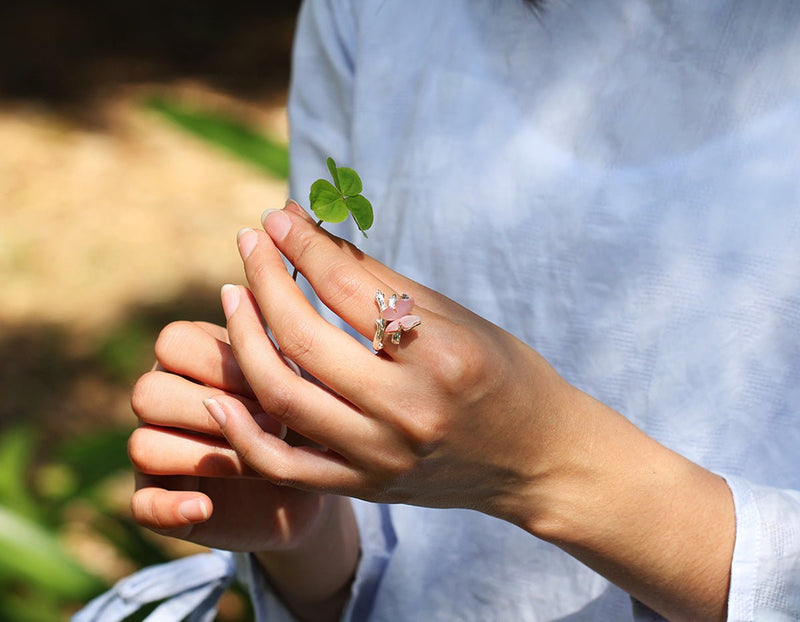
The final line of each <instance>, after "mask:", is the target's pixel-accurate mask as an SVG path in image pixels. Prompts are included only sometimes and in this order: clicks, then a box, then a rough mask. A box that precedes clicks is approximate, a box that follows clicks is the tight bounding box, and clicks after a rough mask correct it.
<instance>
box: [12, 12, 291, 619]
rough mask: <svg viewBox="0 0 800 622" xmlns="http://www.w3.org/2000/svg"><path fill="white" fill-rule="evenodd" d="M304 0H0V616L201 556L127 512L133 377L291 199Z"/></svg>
mask: <svg viewBox="0 0 800 622" xmlns="http://www.w3.org/2000/svg"><path fill="white" fill-rule="evenodd" d="M298 4H299V2H298V1H297V0H270V1H269V2H264V1H258V2H256V1H246V0H227V1H226V2H217V1H213V0H192V1H188V0H171V1H170V2H156V1H155V0H136V1H135V2H134V1H133V0H115V1H114V2H101V1H99V0H72V1H67V0H5V1H4V2H2V3H0V282H1V283H2V292H3V294H2V297H0V398H1V399H0V620H3V621H5V620H8V621H14V622H17V621H19V622H27V621H32V622H39V621H48V622H52V621H53V620H62V619H67V618H68V617H69V615H70V614H71V613H73V612H74V611H75V610H77V609H78V608H79V607H80V606H81V605H82V604H83V603H84V602H86V601H87V600H88V599H89V598H91V597H92V596H94V595H96V594H98V593H100V592H101V591H103V590H104V589H106V588H107V587H108V586H110V585H112V584H113V583H114V582H115V581H116V580H117V579H119V578H120V577H122V576H125V575H127V574H129V573H130V572H133V571H134V570H136V569H137V568H140V567H142V566H144V565H148V564H152V563H158V562H161V561H165V560H168V559H171V558H174V557H176V556H182V555H185V554H188V553H193V552H196V551H198V550H201V549H199V548H196V547H192V546H190V545H186V544H180V543H178V542H177V541H173V540H170V539H167V538H160V537H158V536H155V535H154V534H151V533H147V532H144V531H143V530H141V529H139V528H138V527H136V526H135V525H134V524H133V523H132V521H131V520H130V517H129V509H128V502H129V497H130V493H131V492H132V489H133V477H132V474H131V471H130V467H129V464H128V460H127V456H126V453H125V443H126V439H127V436H128V434H129V432H130V430H131V429H132V427H133V425H134V418H133V415H132V414H131V411H130V406H129V403H128V398H129V391H130V388H131V385H132V383H133V382H134V381H135V379H136V378H137V377H138V375H140V374H141V373H142V372H144V371H145V370H147V369H148V368H149V367H150V365H151V361H152V346H153V342H154V340H155V337H156V336H157V334H158V331H159V329H160V328H161V327H162V326H163V325H164V324H166V323H168V322H170V321H172V320H175V319H195V320H199V319H203V320H210V321H218V322H219V321H222V316H221V312H220V307H219V287H220V285H221V284H222V283H225V282H230V281H233V282H241V281H242V271H241V265H240V262H239V258H238V254H237V252H236V245H235V234H236V232H237V231H238V230H239V229H240V228H241V227H243V226H255V225H257V224H258V219H259V216H260V214H261V212H262V211H263V210H264V209H265V208H266V207H268V206H282V205H283V202H284V201H285V198H286V192H287V190H286V175H287V169H288V163H287V155H286V147H285V145H286V136H287V122H286V117H285V100H286V89H287V83H288V72H289V61H290V47H291V40H292V35H293V30H294V23H295V17H296V14H297V10H298ZM141 617H143V616H138V617H132V618H131V620H134V619H141ZM220 619H222V620H247V619H251V614H250V610H249V605H248V604H247V601H246V599H245V598H244V597H243V596H242V594H241V593H237V592H235V591H234V592H231V593H229V594H227V595H226V596H225V597H224V599H223V601H222V606H221V612H220Z"/></svg>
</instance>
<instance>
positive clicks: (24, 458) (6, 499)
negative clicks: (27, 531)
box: [0, 426, 41, 518]
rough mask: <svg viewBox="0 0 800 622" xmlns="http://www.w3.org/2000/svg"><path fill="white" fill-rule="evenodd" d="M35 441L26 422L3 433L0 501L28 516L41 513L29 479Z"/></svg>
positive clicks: (34, 516)
mask: <svg viewBox="0 0 800 622" xmlns="http://www.w3.org/2000/svg"><path fill="white" fill-rule="evenodd" d="M34 441H35V439H34V434H33V430H32V429H31V428H30V427H24V426H20V427H16V428H12V429H10V430H7V431H6V432H4V433H3V435H2V436H0V505H4V506H6V507H8V508H11V509H13V510H14V511H15V512H17V513H18V514H21V515H23V516H27V517H29V518H39V517H41V512H40V511H39V508H38V507H37V505H36V501H35V500H34V498H33V497H32V496H31V494H30V482H28V481H27V473H28V470H29V468H30V463H31V459H32V457H33V449H34Z"/></svg>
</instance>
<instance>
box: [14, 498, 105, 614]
mask: <svg viewBox="0 0 800 622" xmlns="http://www.w3.org/2000/svg"><path fill="white" fill-rule="evenodd" d="M0 569H1V570H2V571H3V572H4V573H5V572H8V571H10V574H11V575H12V576H16V577H18V578H19V579H20V580H22V581H23V582H25V581H27V582H30V583H32V584H35V585H37V586H39V587H41V588H43V589H45V590H46V591H47V592H48V593H51V594H57V595H59V596H62V597H67V598H74V599H83V598H86V597H88V596H91V595H93V594H96V593H97V592H98V591H99V590H100V589H102V588H103V587H104V586H103V583H102V582H101V581H100V579H98V578H96V577H95V576H93V575H91V574H90V573H89V572H87V571H86V570H85V569H84V568H83V566H81V565H80V564H79V563H78V562H76V561H75V560H74V559H72V557H71V556H70V555H69V554H68V553H67V552H66V551H65V550H64V549H63V548H62V547H61V545H60V544H59V542H58V540H57V539H56V538H55V536H54V535H53V534H51V533H50V532H48V531H46V530H45V529H44V528H42V527H41V526H40V525H38V524H37V523H35V522H33V521H31V520H28V519H26V518H24V517H22V516H20V515H19V514H16V513H15V512H12V511H11V510H9V509H8V508H5V507H3V506H0Z"/></svg>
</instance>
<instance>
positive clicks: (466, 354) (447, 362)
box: [432, 331, 494, 395]
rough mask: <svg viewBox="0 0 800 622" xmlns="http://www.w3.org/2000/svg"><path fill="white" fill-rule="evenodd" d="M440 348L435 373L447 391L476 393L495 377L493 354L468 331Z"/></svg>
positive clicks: (435, 362) (461, 393)
mask: <svg viewBox="0 0 800 622" xmlns="http://www.w3.org/2000/svg"><path fill="white" fill-rule="evenodd" d="M464 332H465V334H464V335H457V336H455V337H454V338H453V339H452V340H450V341H449V342H447V343H442V344H440V347H438V348H437V349H436V352H435V355H434V360H433V361H432V363H433V369H432V374H433V377H434V378H435V380H436V381H437V384H438V385H439V386H440V387H441V388H442V389H443V390H444V391H446V392H448V393H451V394H459V395H463V394H465V392H466V393H467V394H475V393H476V392H480V390H481V389H482V388H483V387H485V386H486V383H487V381H490V380H491V378H492V377H493V375H494V374H493V372H492V362H491V361H492V358H493V357H491V356H490V355H489V353H488V352H487V351H486V349H485V348H483V347H481V344H479V343H476V342H477V340H476V339H475V337H474V336H473V335H472V334H471V333H468V332H466V331H464Z"/></svg>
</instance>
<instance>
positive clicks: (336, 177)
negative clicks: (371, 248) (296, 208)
mask: <svg viewBox="0 0 800 622" xmlns="http://www.w3.org/2000/svg"><path fill="white" fill-rule="evenodd" d="M327 164H328V170H329V171H330V173H331V177H332V178H333V183H331V182H329V181H328V180H327V179H318V180H317V181H315V182H314V183H313V184H311V192H310V193H309V196H308V198H309V203H310V205H311V209H312V211H313V212H314V214H316V216H317V218H319V219H320V221H325V222H342V221H343V220H345V219H346V218H347V215H348V214H352V215H353V220H355V221H356V225H357V226H358V229H359V231H361V233H363V234H364V237H366V236H367V229H369V228H370V227H371V226H372V220H373V214H372V204H371V203H370V202H369V201H368V200H367V199H366V198H365V197H364V196H362V194H361V190H362V185H361V178H360V177H359V176H358V173H356V172H355V171H354V170H353V169H351V168H348V167H346V166H336V162H334V161H333V158H328V160H327Z"/></svg>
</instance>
